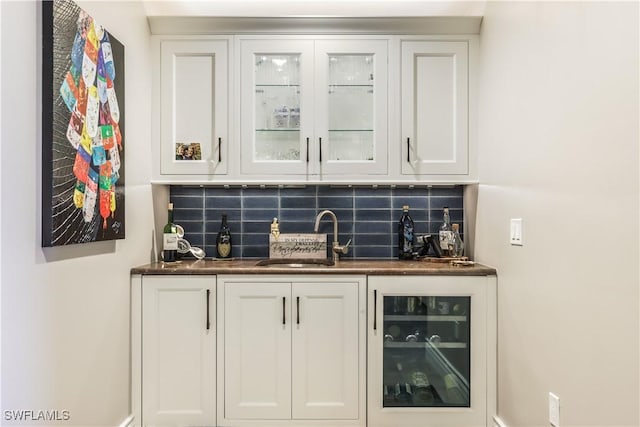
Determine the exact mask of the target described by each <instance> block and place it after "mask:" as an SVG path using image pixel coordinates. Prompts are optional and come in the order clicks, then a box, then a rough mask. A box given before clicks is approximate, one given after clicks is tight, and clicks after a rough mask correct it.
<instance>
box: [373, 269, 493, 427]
mask: <svg viewBox="0 0 640 427" xmlns="http://www.w3.org/2000/svg"><path fill="white" fill-rule="evenodd" d="M367 280H368V303H369V318H368V324H367V330H368V348H367V358H368V383H367V408H368V418H367V425H368V426H369V427H423V426H437V427H471V426H492V425H493V424H492V417H493V416H494V415H495V413H496V412H495V410H496V277H495V276H368V278H367Z"/></svg>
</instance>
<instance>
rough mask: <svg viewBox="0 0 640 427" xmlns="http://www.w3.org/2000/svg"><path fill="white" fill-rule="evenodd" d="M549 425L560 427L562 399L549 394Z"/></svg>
mask: <svg viewBox="0 0 640 427" xmlns="http://www.w3.org/2000/svg"><path fill="white" fill-rule="evenodd" d="M549 424H551V425H552V426H553V427H560V398H559V397H558V396H556V395H555V394H553V393H549Z"/></svg>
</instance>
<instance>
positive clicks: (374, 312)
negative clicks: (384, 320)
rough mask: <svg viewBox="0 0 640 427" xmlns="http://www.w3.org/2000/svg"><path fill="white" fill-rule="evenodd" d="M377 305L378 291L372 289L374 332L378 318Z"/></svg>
mask: <svg viewBox="0 0 640 427" xmlns="http://www.w3.org/2000/svg"><path fill="white" fill-rule="evenodd" d="M377 304H378V290H377V289H374V290H373V330H374V331H375V330H376V329H377V326H378V324H377V322H376V320H377V318H378V311H377Z"/></svg>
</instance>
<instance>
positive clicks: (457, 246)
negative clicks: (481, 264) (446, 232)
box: [451, 224, 464, 257]
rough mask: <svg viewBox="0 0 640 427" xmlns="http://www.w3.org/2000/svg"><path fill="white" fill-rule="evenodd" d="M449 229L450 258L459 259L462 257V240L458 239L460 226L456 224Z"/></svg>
mask: <svg viewBox="0 0 640 427" xmlns="http://www.w3.org/2000/svg"><path fill="white" fill-rule="evenodd" d="M451 228H452V229H453V243H452V254H451V256H454V257H461V256H463V255H464V243H463V242H462V238H461V237H460V226H459V225H458V224H453V225H452V226H451Z"/></svg>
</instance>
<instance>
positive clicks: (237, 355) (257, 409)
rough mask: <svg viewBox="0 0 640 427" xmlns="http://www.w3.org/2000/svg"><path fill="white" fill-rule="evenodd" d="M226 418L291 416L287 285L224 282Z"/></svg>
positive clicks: (289, 306)
mask: <svg viewBox="0 0 640 427" xmlns="http://www.w3.org/2000/svg"><path fill="white" fill-rule="evenodd" d="M224 292H225V301H224V310H225V326H224V328H225V384H224V387H225V417H226V418H229V419H265V420H267V419H290V418H291V322H292V319H291V316H290V311H291V301H290V300H291V297H290V295H291V286H290V284H289V283H268V284H265V283H239V282H232V283H227V284H226V285H225V289H224Z"/></svg>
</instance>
